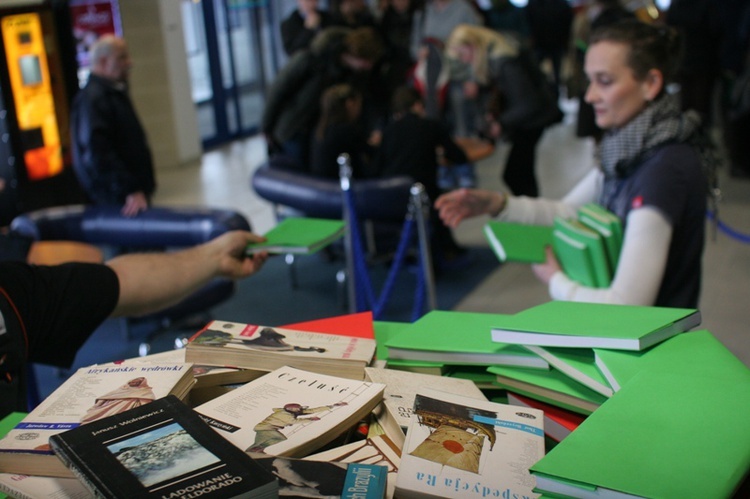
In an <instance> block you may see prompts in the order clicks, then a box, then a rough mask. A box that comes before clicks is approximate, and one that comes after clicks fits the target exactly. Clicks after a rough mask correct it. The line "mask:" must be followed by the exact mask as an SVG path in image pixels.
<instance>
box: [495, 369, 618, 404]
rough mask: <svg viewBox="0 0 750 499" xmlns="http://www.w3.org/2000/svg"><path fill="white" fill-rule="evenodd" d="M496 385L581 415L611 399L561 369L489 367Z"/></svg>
mask: <svg viewBox="0 0 750 499" xmlns="http://www.w3.org/2000/svg"><path fill="white" fill-rule="evenodd" d="M487 371H488V372H490V373H492V374H494V375H495V382H496V383H497V384H498V385H499V386H501V387H502V388H505V389H506V390H508V391H512V392H516V393H520V394H521V395H526V396H527V397H529V398H532V399H535V400H541V401H542V402H547V403H548V404H551V405H554V406H557V407H562V408H563V409H568V410H570V411H573V412H577V413H579V414H591V413H592V412H594V411H595V410H597V409H598V408H599V406H601V405H602V404H603V403H604V402H606V401H607V400H608V399H607V397H605V396H604V395H602V394H600V393H596V392H595V391H594V390H592V389H590V388H588V387H586V386H584V385H582V384H581V383H579V382H577V381H575V380H573V379H571V378H570V377H568V376H566V375H565V374H563V373H561V372H560V371H558V370H557V369H550V370H548V371H543V370H541V369H523V368H519V367H507V366H489V367H488V368H487Z"/></svg>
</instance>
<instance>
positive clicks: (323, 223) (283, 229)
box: [247, 217, 345, 254]
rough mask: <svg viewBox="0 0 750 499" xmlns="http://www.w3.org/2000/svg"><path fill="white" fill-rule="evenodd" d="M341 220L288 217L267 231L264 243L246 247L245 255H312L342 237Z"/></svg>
mask: <svg viewBox="0 0 750 499" xmlns="http://www.w3.org/2000/svg"><path fill="white" fill-rule="evenodd" d="M344 229H345V224H344V222H343V221H342V220H328V219H323V218H307V217H289V218H285V219H284V220H282V221H281V222H279V223H278V225H276V227H274V228H273V229H271V230H270V231H268V232H267V233H266V234H265V235H264V237H265V238H266V241H265V242H262V243H252V244H249V245H248V246H247V253H249V254H250V253H256V252H258V251H268V252H269V253H297V254H305V253H314V252H316V251H318V250H319V249H321V248H324V247H325V246H328V245H329V244H331V243H332V242H334V241H335V240H336V239H338V238H340V237H341V236H343V235H344Z"/></svg>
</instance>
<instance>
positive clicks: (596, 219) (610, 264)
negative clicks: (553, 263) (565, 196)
mask: <svg viewBox="0 0 750 499" xmlns="http://www.w3.org/2000/svg"><path fill="white" fill-rule="evenodd" d="M484 233H485V236H486V237H487V240H488V241H489V243H490V246H491V247H492V249H493V251H494V252H495V255H496V256H497V257H498V259H499V260H500V261H501V262H506V261H512V262H522V263H542V262H544V261H545V259H546V257H545V248H546V247H547V246H549V247H551V248H552V249H553V250H554V253H555V256H556V257H557V259H558V261H559V262H560V266H561V267H562V269H563V271H564V272H565V275H567V276H568V277H569V278H570V279H572V280H574V281H576V282H578V283H580V284H583V285H584V286H589V287H594V288H605V287H608V286H609V285H610V283H611V282H612V278H613V277H614V273H615V270H616V269H617V262H618V261H619V258H620V250H621V249H622V241H623V233H622V223H621V221H620V219H619V218H617V216H616V215H615V214H614V213H612V212H610V211H609V210H607V209H605V208H603V207H601V206H599V205H597V204H594V203H589V204H585V205H583V206H581V207H580V208H579V209H578V216H577V218H564V217H557V218H556V219H555V222H554V225H553V226H552V227H548V226H540V225H527V224H519V223H512V222H499V221H490V222H487V224H486V225H485V226H484Z"/></svg>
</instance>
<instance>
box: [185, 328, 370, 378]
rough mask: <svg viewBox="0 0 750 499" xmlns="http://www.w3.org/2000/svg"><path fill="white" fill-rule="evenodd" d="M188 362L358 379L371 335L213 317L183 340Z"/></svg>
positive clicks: (362, 368)
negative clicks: (288, 368) (290, 369)
mask: <svg viewBox="0 0 750 499" xmlns="http://www.w3.org/2000/svg"><path fill="white" fill-rule="evenodd" d="M185 348H186V351H185V359H187V360H188V362H194V363H196V364H205V365H218V366H236V367H243V368H249V369H257V370H262V371H273V370H274V369H277V368H279V367H281V366H292V367H296V368H298V369H305V370H308V371H314V372H319V373H322V374H330V375H333V376H343V377H347V378H352V379H358V380H361V379H363V378H364V368H365V366H366V365H368V364H369V363H370V362H372V359H373V357H374V356H375V348H376V344H375V340H374V339H370V338H358V337H354V336H342V335H339V334H325V333H318V332H312V331H297V330H294V329H284V328H277V327H268V326H259V325H254V324H242V323H238V322H225V321H217V320H215V321H212V322H210V323H209V324H208V325H207V326H206V327H205V328H203V329H202V330H201V331H199V332H198V333H196V334H195V335H194V336H193V337H191V338H190V340H189V341H188V344H187V346H186V347H185Z"/></svg>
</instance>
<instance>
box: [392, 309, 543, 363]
mask: <svg viewBox="0 0 750 499" xmlns="http://www.w3.org/2000/svg"><path fill="white" fill-rule="evenodd" d="M512 317H513V316H512V315H505V314H491V313H483V312H459V311H454V310H431V311H430V312H427V313H426V314H425V315H423V316H422V317H421V318H419V319H418V320H417V321H416V322H413V323H412V324H411V325H410V326H409V327H407V328H404V330H403V331H402V332H400V333H398V334H396V335H394V336H392V337H391V338H389V339H388V341H387V342H386V346H387V347H388V361H389V362H390V361H391V360H411V361H432V362H442V363H445V364H449V365H450V364H453V365H485V366H487V365H510V366H524V367H530V368H538V369H548V368H549V364H548V363H547V361H545V360H544V359H542V358H541V357H539V356H538V355H535V354H533V353H531V352H529V351H528V350H526V349H525V348H523V347H521V346H519V345H509V344H507V345H506V344H501V343H498V342H496V341H493V339H492V336H491V330H492V329H493V327H496V326H498V325H500V324H504V323H505V321H506V320H510V319H512ZM512 323H513V322H511V324H512Z"/></svg>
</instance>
